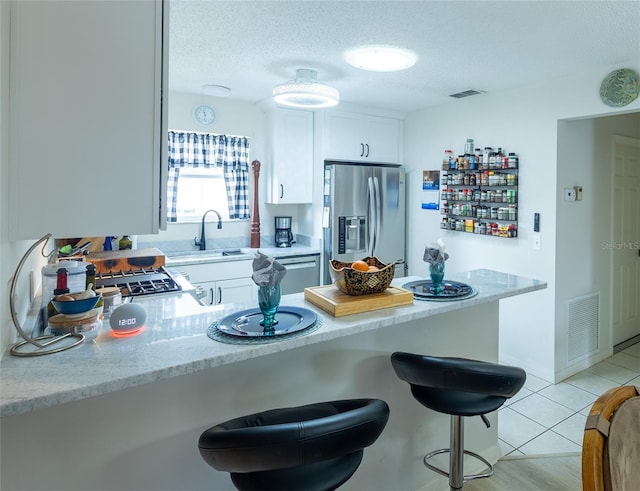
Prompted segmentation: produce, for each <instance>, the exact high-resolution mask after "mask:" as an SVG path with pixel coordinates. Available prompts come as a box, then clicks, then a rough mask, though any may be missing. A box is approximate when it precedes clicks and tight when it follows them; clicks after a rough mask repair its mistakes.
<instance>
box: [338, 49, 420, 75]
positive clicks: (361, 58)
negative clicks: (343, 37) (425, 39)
mask: <svg viewBox="0 0 640 491" xmlns="http://www.w3.org/2000/svg"><path fill="white" fill-rule="evenodd" d="M344 57H345V59H346V60H347V63H349V65H351V66H354V67H356V68H360V69H361V70H369V71H371V72H397V71H400V70H406V69H407V68H410V67H412V66H413V65H415V63H416V60H417V59H418V57H417V56H416V54H415V53H413V52H412V51H409V50H407V49H403V48H396V47H394V46H362V47H359V48H352V49H349V50H347V51H346V52H345V54H344Z"/></svg>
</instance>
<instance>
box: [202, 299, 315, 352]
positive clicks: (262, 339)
mask: <svg viewBox="0 0 640 491" xmlns="http://www.w3.org/2000/svg"><path fill="white" fill-rule="evenodd" d="M276 318H277V319H278V323H277V324H276V325H275V326H274V329H273V330H272V331H265V330H264V327H263V326H261V325H260V321H261V320H262V313H261V312H260V309H258V308H252V309H247V310H242V311H240V312H235V313H233V314H231V315H228V316H226V317H224V318H222V319H219V320H217V321H215V322H214V323H213V324H211V325H210V326H209V328H208V329H207V336H209V338H211V339H213V340H214V341H219V342H222V343H227V344H263V343H271V342H274V341H283V340H285V339H291V338H295V337H298V336H303V335H307V334H310V333H311V332H314V331H316V330H317V329H319V328H320V326H321V324H322V319H321V318H320V317H319V316H318V315H317V314H316V313H315V312H313V311H312V310H309V309H305V308H303V307H287V306H281V307H279V308H278V311H277V313H276Z"/></svg>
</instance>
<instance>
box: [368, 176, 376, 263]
mask: <svg viewBox="0 0 640 491" xmlns="http://www.w3.org/2000/svg"><path fill="white" fill-rule="evenodd" d="M373 179H374V178H373V177H369V178H368V179H367V182H368V184H369V216H368V217H367V220H368V221H369V223H368V224H367V228H368V230H367V256H373V248H374V245H375V234H376V230H375V226H376V204H375V201H376V191H375V188H374V185H373Z"/></svg>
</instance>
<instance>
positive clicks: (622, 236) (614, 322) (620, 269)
mask: <svg viewBox="0 0 640 491" xmlns="http://www.w3.org/2000/svg"><path fill="white" fill-rule="evenodd" d="M611 179H612V185H613V187H612V196H611V243H610V244H609V245H610V247H611V328H612V341H613V345H614V349H616V347H625V346H627V345H629V344H632V343H633V342H635V341H637V339H638V338H640V140H638V139H635V138H628V137H622V136H613V155H612V177H611ZM616 351H617V349H616Z"/></svg>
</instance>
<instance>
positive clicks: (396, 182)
mask: <svg viewBox="0 0 640 491" xmlns="http://www.w3.org/2000/svg"><path fill="white" fill-rule="evenodd" d="M323 194H324V209H323V217H322V222H323V223H322V226H323V229H324V254H325V256H324V257H325V259H326V261H327V263H328V261H329V260H330V259H337V260H339V261H354V260H356V259H363V258H364V257H366V256H376V257H377V258H378V259H380V261H382V262H384V263H390V262H394V263H396V269H395V276H396V277H401V276H406V274H407V271H406V262H405V172H404V169H403V168H402V167H401V166H400V164H372V163H368V162H367V163H363V162H343V161H335V160H325V162H324V191H323ZM323 281H324V284H329V283H331V277H330V275H329V268H328V265H327V267H325V268H324V276H323Z"/></svg>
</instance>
